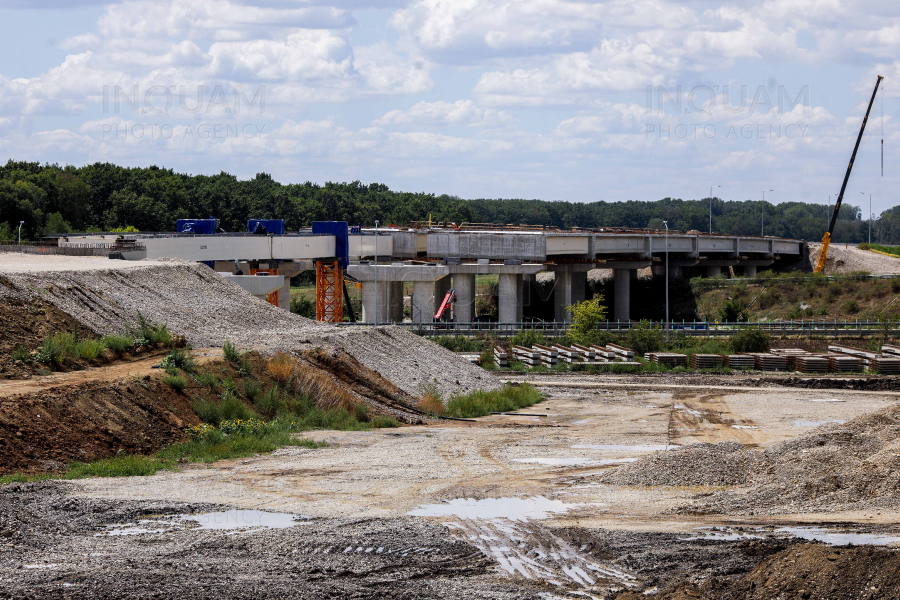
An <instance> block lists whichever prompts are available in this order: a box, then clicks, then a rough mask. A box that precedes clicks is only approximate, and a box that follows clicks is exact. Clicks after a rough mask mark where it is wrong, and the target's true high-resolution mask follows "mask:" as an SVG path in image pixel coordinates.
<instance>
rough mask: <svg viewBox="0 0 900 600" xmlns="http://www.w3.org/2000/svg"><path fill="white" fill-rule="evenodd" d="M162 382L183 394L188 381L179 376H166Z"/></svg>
mask: <svg viewBox="0 0 900 600" xmlns="http://www.w3.org/2000/svg"><path fill="white" fill-rule="evenodd" d="M162 381H163V383H164V384H166V385H167V386H169V387H170V388H172V389H173V390H175V391H177V392H183V391H184V388H186V387H187V381H185V379H184V377H180V376H178V375H166V376H165V377H163V380H162Z"/></svg>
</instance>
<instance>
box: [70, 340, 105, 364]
mask: <svg viewBox="0 0 900 600" xmlns="http://www.w3.org/2000/svg"><path fill="white" fill-rule="evenodd" d="M103 348H104V346H103V342H101V341H100V340H81V341H80V342H78V343H77V344H75V355H76V356H78V357H80V358H83V359H84V360H94V359H95V358H97V357H98V356H100V353H101V352H103Z"/></svg>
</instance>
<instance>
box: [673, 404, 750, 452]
mask: <svg viewBox="0 0 900 600" xmlns="http://www.w3.org/2000/svg"><path fill="white" fill-rule="evenodd" d="M722 398H724V395H723V394H703V395H699V396H698V395H693V394H686V393H679V394H674V395H673V397H672V406H671V407H670V409H669V423H668V432H667V436H668V442H669V443H677V439H678V438H679V437H690V438H692V439H693V441H696V442H710V443H716V442H722V441H736V442H739V443H740V444H742V445H744V446H758V445H759V443H760V439H758V436H757V435H754V434H753V433H750V430H755V429H757V427H756V425H755V423H754V421H753V420H752V419H746V418H743V417H740V416H738V415H736V414H734V412H733V411H732V410H731V407H729V406H728V404H727V403H726V402H725V401H724V400H723V399H722ZM763 437H765V436H763Z"/></svg>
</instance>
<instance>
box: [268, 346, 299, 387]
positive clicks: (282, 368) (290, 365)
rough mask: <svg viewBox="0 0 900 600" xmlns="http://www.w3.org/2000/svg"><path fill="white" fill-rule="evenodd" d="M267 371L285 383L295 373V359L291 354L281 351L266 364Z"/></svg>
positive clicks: (276, 379)
mask: <svg viewBox="0 0 900 600" xmlns="http://www.w3.org/2000/svg"><path fill="white" fill-rule="evenodd" d="M266 372H268V373H269V376H270V377H271V378H272V379H274V380H275V381H277V382H278V383H280V384H285V383H287V382H288V381H289V380H290V379H291V375H292V374H293V373H294V359H293V358H291V356H290V355H289V354H286V353H284V352H279V353H278V354H276V355H275V356H274V357H273V358H272V359H270V360H269V362H268V363H267V364H266Z"/></svg>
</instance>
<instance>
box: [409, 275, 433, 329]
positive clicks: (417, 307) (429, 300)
mask: <svg viewBox="0 0 900 600" xmlns="http://www.w3.org/2000/svg"><path fill="white" fill-rule="evenodd" d="M434 292H435V282H433V281H414V282H413V293H412V302H411V303H410V311H409V313H410V317H412V320H413V323H431V322H432V321H434V313H436V312H437V311H436V310H435V309H434V301H435V293H434Z"/></svg>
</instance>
